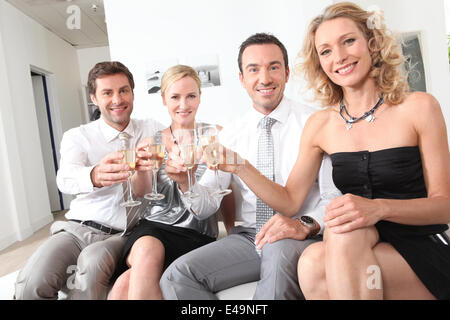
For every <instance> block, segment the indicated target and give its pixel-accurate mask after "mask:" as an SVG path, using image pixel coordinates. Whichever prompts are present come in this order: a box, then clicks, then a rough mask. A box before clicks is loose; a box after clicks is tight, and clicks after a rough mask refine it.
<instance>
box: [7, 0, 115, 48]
mask: <svg viewBox="0 0 450 320" xmlns="http://www.w3.org/2000/svg"><path fill="white" fill-rule="evenodd" d="M6 1H7V2H9V3H10V4H12V5H13V6H14V7H16V8H17V9H19V10H20V11H22V12H23V13H25V14H26V15H27V16H29V17H31V18H32V19H34V20H35V21H37V22H38V23H39V24H41V25H42V26H44V27H45V28H47V29H48V30H50V31H51V32H53V33H55V34H56V35H57V36H59V37H60V38H61V39H63V40H65V41H67V42H68V43H70V44H71V45H73V46H74V47H77V48H91V47H98V46H107V45H108V34H107V29H106V22H105V10H104V6H103V0H6ZM71 6H76V7H71ZM93 6H95V8H94V7H93ZM78 8H79V12H80V15H79V17H80V19H79V29H77V27H78V25H75V26H76V28H75V29H74V28H73V27H71V28H69V27H68V24H67V23H69V26H70V24H71V23H72V25H74V22H76V21H77V20H75V17H76V16H75V15H76V14H77V11H78ZM68 9H69V11H68ZM74 9H75V10H76V11H74Z"/></svg>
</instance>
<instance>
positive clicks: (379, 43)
mask: <svg viewBox="0 0 450 320" xmlns="http://www.w3.org/2000/svg"><path fill="white" fill-rule="evenodd" d="M372 14H373V13H372V12H367V11H365V10H363V9H361V8H360V7H359V6H357V5H355V4H354V3H351V2H341V3H337V4H334V5H331V6H329V7H327V8H326V9H325V11H324V12H323V14H321V15H319V16H317V17H316V18H315V19H313V20H312V21H311V23H310V25H309V27H308V30H307V33H306V37H305V40H304V43H303V48H302V50H301V51H300V53H299V54H298V57H299V58H300V63H298V64H297V65H296V66H295V71H296V72H298V73H303V75H304V77H305V80H306V81H307V86H308V89H313V90H314V94H315V98H316V99H317V100H318V101H319V102H320V103H321V104H322V106H331V105H335V104H337V103H339V101H340V100H341V99H342V97H343V92H342V88H341V87H340V86H339V85H337V84H335V83H333V82H332V81H331V80H330V79H329V78H328V76H327V75H326V73H325V72H324V71H323V70H322V67H321V65H320V60H319V55H318V53H317V50H316V47H315V34H316V31H317V29H318V28H319V26H320V25H321V24H322V23H323V22H325V21H329V20H333V19H336V18H348V19H351V20H352V21H354V22H355V23H356V25H357V26H358V28H359V29H360V30H361V31H362V33H363V34H364V36H365V37H366V39H367V41H368V46H369V51H370V54H371V58H372V68H371V71H370V77H372V78H373V79H374V80H375V83H376V85H377V87H378V88H379V89H380V91H381V93H382V94H383V97H384V101H386V102H387V103H389V104H393V105H396V104H400V103H401V102H402V101H403V100H404V98H405V96H406V93H407V92H408V91H409V86H408V82H407V77H406V75H405V74H404V73H403V72H402V70H401V69H400V66H401V65H402V64H403V63H404V62H405V57H404V56H403V54H402V53H401V51H400V47H399V45H398V44H397V41H396V40H395V38H394V37H393V36H392V35H390V32H389V31H388V30H387V28H386V25H385V24H384V20H383V17H382V15H380V16H379V18H380V21H379V23H378V24H377V26H376V27H371V28H369V27H368V20H369V19H370V18H371V16H372ZM369 23H370V22H369Z"/></svg>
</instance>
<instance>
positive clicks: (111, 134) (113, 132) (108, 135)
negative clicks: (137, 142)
mask: <svg viewBox="0 0 450 320" xmlns="http://www.w3.org/2000/svg"><path fill="white" fill-rule="evenodd" d="M99 121H100V131H101V132H102V133H103V136H104V137H105V139H106V141H107V142H111V141H113V140H114V139H116V138H117V137H118V135H119V133H120V131H119V130H117V129H114V128H113V127H111V126H110V125H109V124H107V123H106V122H105V120H104V119H103V117H101V118H100V119H99ZM122 132H126V133H127V134H129V135H130V136H131V137H134V123H133V119H130V122H129V123H128V126H127V127H126V128H125V129H124V130H123V131H122Z"/></svg>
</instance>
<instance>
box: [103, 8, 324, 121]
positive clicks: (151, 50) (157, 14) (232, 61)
mask: <svg viewBox="0 0 450 320" xmlns="http://www.w3.org/2000/svg"><path fill="white" fill-rule="evenodd" d="M330 3H331V1H329V0H320V1H305V0H303V1H299V0H280V1H277V2H276V4H274V2H273V1H268V0H260V1H248V0H246V1H242V0H222V1H209V0H195V1H182V0H179V1H175V0H174V1H139V0H130V1H126V2H125V1H114V0H112V1H111V0H105V1H104V4H105V10H106V20H107V26H108V38H109V44H110V52H111V58H112V59H113V60H119V61H121V62H123V63H124V64H125V65H127V66H128V67H129V68H130V70H131V72H132V73H133V74H134V77H135V82H136V89H135V111H134V113H133V116H134V117H137V118H145V117H149V116H151V117H153V118H156V119H158V120H160V121H162V122H164V123H166V124H168V123H169V117H168V115H167V110H166V109H165V107H163V106H162V103H161V97H160V95H159V94H152V95H148V94H147V93H146V91H147V90H146V79H145V65H146V63H147V62H149V61H153V60H158V59H169V58H185V57H192V56H194V57H195V56H202V55H208V54H217V55H218V57H219V63H220V76H221V83H222V85H221V86H219V87H211V88H205V89H204V90H202V92H203V93H202V98H201V99H202V103H201V107H200V109H199V112H198V118H199V120H207V121H210V122H213V123H220V124H225V123H226V122H228V121H229V120H231V119H235V118H237V117H239V115H241V114H242V113H243V112H245V111H246V110H247V109H248V108H249V107H250V106H251V104H250V100H249V98H248V96H247V94H246V92H245V91H244V89H243V88H242V87H241V85H240V83H239V78H238V72H239V70H238V66H237V54H238V49H239V45H240V44H241V43H242V42H243V41H244V40H245V39H246V38H247V37H248V36H250V35H251V34H253V33H256V32H271V33H273V34H274V35H276V36H277V37H278V38H279V39H280V40H281V41H282V42H283V43H284V44H285V46H286V48H287V49H288V53H289V57H290V58H289V60H290V62H291V63H290V64H291V65H292V63H293V61H294V58H295V56H296V55H297V52H298V51H299V49H300V46H301V42H302V39H303V36H304V30H305V25H306V23H307V22H308V21H309V20H310V19H311V18H312V17H313V16H315V15H317V14H318V13H319V12H320V11H321V10H322V8H323V7H324V6H326V5H328V4H330ZM292 88H293V86H292V85H291V86H288V88H287V91H286V93H287V95H288V96H295V95H296V94H297V93H296V92H297V90H294V89H292ZM217 110H220V112H217Z"/></svg>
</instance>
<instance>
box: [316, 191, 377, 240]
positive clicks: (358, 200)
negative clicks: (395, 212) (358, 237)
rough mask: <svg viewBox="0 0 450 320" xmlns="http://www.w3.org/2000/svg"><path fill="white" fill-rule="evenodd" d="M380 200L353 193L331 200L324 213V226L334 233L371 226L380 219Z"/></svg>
mask: <svg viewBox="0 0 450 320" xmlns="http://www.w3.org/2000/svg"><path fill="white" fill-rule="evenodd" d="M381 212H382V208H381V205H380V202H379V201H377V200H376V199H375V200H372V199H367V198H363V197H360V196H356V195H353V194H349V193H348V194H345V195H343V196H340V197H337V198H335V199H334V200H332V201H331V202H330V203H329V204H328V206H327V208H326V213H325V218H324V222H325V226H326V227H327V228H330V231H333V232H334V233H345V232H350V231H353V230H356V229H360V228H364V227H368V226H373V225H375V224H376V223H377V222H378V221H380V220H381Z"/></svg>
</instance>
